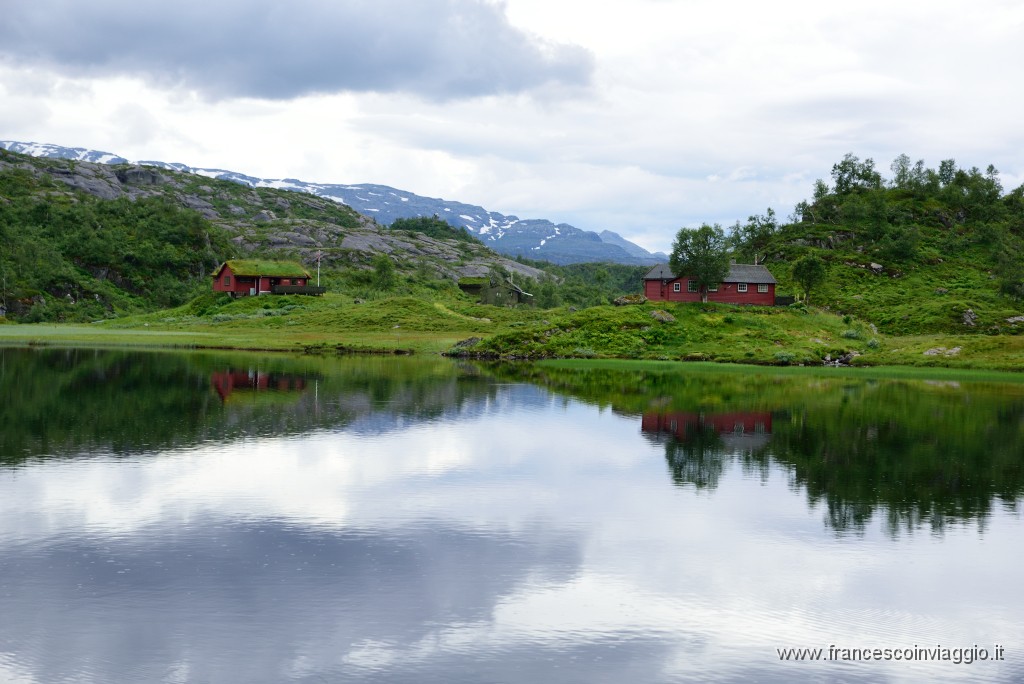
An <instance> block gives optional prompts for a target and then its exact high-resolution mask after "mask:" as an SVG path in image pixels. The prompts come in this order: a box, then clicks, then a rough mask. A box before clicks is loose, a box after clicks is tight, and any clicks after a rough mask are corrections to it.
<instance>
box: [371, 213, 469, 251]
mask: <svg viewBox="0 0 1024 684" xmlns="http://www.w3.org/2000/svg"><path fill="white" fill-rule="evenodd" d="M390 227H391V230H400V231H405V232H408V233H421V234H423V235H428V236H430V237H432V238H437V239H440V240H444V239H447V240H461V241H462V242H476V243H479V244H483V243H481V242H480V240H479V239H477V237H476V236H475V235H472V234H471V233H470V232H469V231H467V230H465V229H463V228H457V227H455V226H453V225H452V224H450V223H448V222H447V221H444V220H442V219H441V218H439V217H438V216H437V214H435V215H434V216H431V217H429V218H428V217H426V216H417V217H415V218H399V219H395V220H394V221H392V222H391V226H390Z"/></svg>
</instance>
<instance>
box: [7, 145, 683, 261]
mask: <svg viewBox="0 0 1024 684" xmlns="http://www.w3.org/2000/svg"><path fill="white" fill-rule="evenodd" d="M0 148H4V149H7V150H10V151H13V152H20V153H22V154H29V155H32V156H35V157H46V158H52V159H72V160H77V161H88V162H97V163H104V164H127V163H129V162H128V160H127V159H125V158H124V157H121V156H118V155H116V154H111V153H109V152H99V151H96V150H87V149H84V148H80V147H61V146H59V145H49V144H43V143H22V142H15V141H10V140H0ZM138 164H139V165H142V166H149V167H155V168H158V169H165V170H170V171H179V172H185V173H191V174H195V175H198V176H204V177H207V178H213V179H217V180H229V181H233V182H235V183H239V184H242V185H247V186H249V187H253V188H277V189H283V190H292V191H295V192H303V193H308V194H312V195H316V196H317V197H325V198H328V199H331V200H334V201H336V202H340V203H342V204H345V205H348V206H350V207H352V208H353V209H355V210H356V211H358V212H359V213H361V214H363V215H364V216H370V217H373V218H374V219H376V220H377V222H378V223H381V224H384V225H390V224H391V223H392V222H393V221H394V220H395V219H399V218H413V217H417V216H427V217H429V216H434V215H436V216H438V217H440V218H442V219H444V220H445V221H447V222H448V223H450V224H451V225H453V226H458V227H462V228H465V229H466V230H467V231H469V232H470V233H472V234H473V235H475V236H476V237H478V238H480V240H481V241H483V242H484V243H485V244H486V245H487V246H488V247H490V248H491V249H493V250H495V251H496V252H499V253H501V254H506V255H510V256H525V257H528V258H530V259H538V260H543V261H550V262H552V263H556V264H575V263H586V262H602V261H603V262H611V263H619V264H632V265H653V264H657V263H661V262H664V261H666V260H667V259H668V257H667V256H666V255H665V254H662V253H660V252H657V253H653V254H652V253H651V252H648V251H647V250H645V249H644V248H642V247H640V246H639V245H636V244H634V243H632V242H630V241H629V240H626V239H625V238H623V237H622V236H621V235H619V234H618V233H615V232H612V231H609V230H606V231H603V232H601V233H600V234H598V233H595V232H592V231H586V230H581V229H579V228H576V227H574V226H571V225H569V224H566V223H560V224H557V225H556V224H554V223H552V222H551V221H548V220H547V219H520V218H519V217H518V216H511V215H505V214H500V213H498V212H494V211H488V210H486V209H484V208H483V207H479V206H476V205H473V204H465V203H463V202H453V201H450V200H443V199H437V198H432V197H423V196H421V195H416V194H414V193H411V192H406V191H404V190H398V189H396V188H392V187H389V186H386V185H370V184H358V185H346V184H338V183H309V182H306V181H301V180H297V179H294V178H285V179H265V178H256V177H254V176H247V175H245V174H242V173H238V172H235V171H227V170H224V169H209V168H198V167H193V166H188V165H187V164H180V163H168V162H163V161H140V162H138Z"/></svg>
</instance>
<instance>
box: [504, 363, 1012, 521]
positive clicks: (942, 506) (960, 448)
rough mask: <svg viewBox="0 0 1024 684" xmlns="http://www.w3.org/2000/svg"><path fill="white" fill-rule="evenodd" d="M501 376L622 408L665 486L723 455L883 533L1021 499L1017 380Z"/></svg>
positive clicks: (526, 372) (697, 479) (691, 476)
mask: <svg viewBox="0 0 1024 684" xmlns="http://www.w3.org/2000/svg"><path fill="white" fill-rule="evenodd" d="M498 372H500V373H502V374H504V375H505V376H506V377H508V376H510V375H514V376H517V377H521V378H522V379H524V380H530V381H532V382H537V383H542V384H545V385H548V386H551V387H557V388H558V391H559V392H563V393H567V394H569V395H571V396H575V397H578V398H580V399H582V400H585V401H588V402H592V403H595V404H598V405H607V406H610V407H611V408H612V409H613V410H616V411H619V412H622V413H624V414H635V413H639V414H640V415H641V416H642V417H641V429H642V431H643V432H644V434H645V435H647V436H648V438H649V439H653V440H654V441H656V442H658V443H660V444H661V445H662V446H663V447H664V449H665V458H666V461H667V462H668V465H669V469H670V472H671V474H672V479H673V481H674V482H675V483H676V484H677V485H692V486H694V487H697V488H714V487H715V486H717V484H718V482H719V479H720V477H721V475H722V473H723V472H725V471H726V470H727V469H728V466H729V465H730V464H731V463H734V462H735V463H737V464H738V465H740V467H741V468H743V469H744V470H745V471H746V472H748V473H756V474H758V475H759V476H763V475H764V473H766V472H768V471H769V470H770V469H771V468H772V466H773V465H775V466H781V467H782V468H784V469H785V471H786V472H787V473H788V475H789V477H790V478H791V480H792V483H793V485H794V487H798V488H799V489H801V490H803V491H805V492H806V495H807V499H808V502H809V504H811V505H812V506H817V505H819V504H823V505H824V507H825V510H826V515H825V524H826V525H827V526H828V527H829V528H830V529H832V530H834V531H836V532H840V533H846V532H856V533H860V532H863V531H864V530H865V529H866V528H867V526H868V525H869V524H870V523H871V521H872V520H873V519H875V517H876V516H877V515H879V514H880V515H881V516H882V517H883V518H884V520H885V525H886V529H887V530H888V531H889V533H890V534H892V535H894V536H895V535H898V534H900V533H901V532H904V531H911V530H914V529H917V528H920V527H922V526H925V527H929V528H930V529H931V530H932V531H935V532H941V531H942V530H943V529H945V528H946V527H947V526H948V525H950V524H959V523H964V522H975V523H976V524H977V525H978V527H979V529H981V530H984V528H985V525H986V522H987V520H988V518H989V516H990V515H991V514H992V513H993V511H994V510H996V509H1000V508H1002V509H1006V510H1011V511H1016V510H1018V506H1019V502H1020V501H1021V497H1022V496H1024V459H1022V458H1021V454H1024V386H1022V385H1020V384H1002V385H1000V384H992V383H966V382H965V383H950V382H930V381H905V380H901V381H895V380H894V381H878V380H856V379H852V378H850V377H833V378H829V377H810V378H808V377H806V376H783V375H778V374H774V375H773V374H770V373H765V374H757V373H747V374H721V375H715V374H707V373H703V374H697V375H689V376H687V375H680V374H678V373H643V372H637V371H629V372H621V371H619V372H616V371H601V372H593V371H582V372H580V371H573V370H566V369H557V368H538V367H526V366H517V367H511V368H505V369H503V370H500V371H498Z"/></svg>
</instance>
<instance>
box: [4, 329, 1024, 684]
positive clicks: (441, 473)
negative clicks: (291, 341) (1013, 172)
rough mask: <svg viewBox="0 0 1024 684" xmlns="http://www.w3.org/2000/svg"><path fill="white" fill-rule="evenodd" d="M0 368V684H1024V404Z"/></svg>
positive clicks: (343, 362) (974, 390)
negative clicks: (953, 683) (940, 683)
mask: <svg viewBox="0 0 1024 684" xmlns="http://www.w3.org/2000/svg"><path fill="white" fill-rule="evenodd" d="M665 368H666V369H669V370H666V371H664V372H661V371H640V370H621V369H620V370H601V369H589V370H577V369H570V368H565V367H556V366H546V365H505V366H500V365H493V366H492V365H479V364H469V363H460V362H452V361H449V360H443V359H415V358H396V357H350V358H318V357H290V356H286V355H280V356H260V355H245V354H214V353H179V352H129V351H110V350H107V351H103V350H76V349H31V350H30V349H15V348H7V349H3V348H0V390H2V392H0V397H2V400H0V401H2V405H0V419H2V421H0V425H2V432H0V681H2V682H5V683H7V682H10V683H18V684H23V683H36V682H38V683H40V684H44V683H45V684H50V683H53V682H76V683H77V682H103V683H108V682H169V683H173V682H211V683H220V682H244V683H248V684H252V683H262V682H268V683H270V682H275V683H276V682H309V683H313V682H400V683H404V682H408V683H410V684H411V683H419V684H422V683H432V682H437V683H442V682H443V683H460V682H466V683H470V682H472V683H477V682H509V683H517V682H586V683H592V682H627V683H630V684H636V683H640V682H643V683H645V684H646V683H660V682H687V681H722V682H731V681H759V682H790V681H795V680H799V681H821V682H831V681H843V682H846V681H850V682H858V681H865V682H868V681H870V682H879V681H882V682H919V681H929V680H930V681H941V680H946V681H977V682H1019V681H1024V618H1022V616H1024V585H1022V582H1021V579H1022V576H1024V572H1022V562H1021V558H1022V550H1024V520H1022V514H1021V511H1022V503H1024V383H1016V382H1009V383H997V382H968V381H956V380H949V379H942V380H899V379H877V378H876V379H871V378H869V377H864V376H863V375H861V374H857V373H851V372H846V373H839V372H836V373H832V374H828V373H821V374H795V373H784V372H778V371H773V370H763V371H762V370H758V369H754V368H738V367H731V368H727V369H721V370H714V369H710V370H709V369H707V368H705V367H703V366H688V365H666V366H665Z"/></svg>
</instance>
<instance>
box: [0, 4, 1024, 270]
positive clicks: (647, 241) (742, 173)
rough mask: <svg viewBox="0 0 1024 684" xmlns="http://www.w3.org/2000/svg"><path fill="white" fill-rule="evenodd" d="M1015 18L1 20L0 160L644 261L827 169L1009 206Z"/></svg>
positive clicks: (881, 7)
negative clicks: (471, 207) (61, 148)
mask: <svg viewBox="0 0 1024 684" xmlns="http://www.w3.org/2000/svg"><path fill="white" fill-rule="evenodd" d="M1022 64H1024V4H1021V3H1020V2H1018V1H1016V0H1006V1H1003V0H979V2H976V3H973V4H971V5H968V4H966V3H963V2H952V1H947V0H932V1H930V2H924V1H920V2H915V1H910V0H887V1H886V2H881V1H878V0H861V1H860V2H857V3H823V2H820V1H815V2H811V1H803V0H787V1H786V2H776V3H768V2H754V1H740V0H737V1H734V2H730V1H728V0H604V1H603V2H600V3H597V2H592V1H584V0H505V1H504V2H494V1H489V0H292V1H291V2H281V1H280V0H213V1H210V0H204V1H202V2H200V1H199V0H177V1H176V2H173V3H170V2H165V3H140V2H138V1H137V0H90V2H82V1H81V0H32V2H27V1H25V0H0V139H6V140H17V141H23V142H44V143H55V144H60V145H66V146H72V147H87V148H91V149H98V150H103V151H108V152H114V153H116V154H120V155H122V156H124V157H127V158H129V159H158V160H162V161H169V162H174V161H177V162H184V163H187V164H191V165H194V166H207V167H218V168H225V169H230V170H233V171H239V172H243V173H247V174H250V175H255V176H260V177H265V178H284V177H291V178H299V179H302V180H306V181H318V182H326V183H380V184H384V185H390V186H393V187H396V188H400V189H402V190H407V191H410V192H414V193H417V194H420V195H426V196H431V197H442V198H444V199H450V200H458V201H462V202H468V203H471V204H479V205H481V206H483V207H485V208H486V209H489V210H491V211H499V212H502V213H505V214H515V215H517V216H519V217H521V218H547V219H550V220H553V221H556V222H567V223H571V224H573V225H575V226H577V227H579V228H584V229H588V230H596V231H600V230H604V229H609V230H615V231H617V232H619V233H621V234H622V235H623V236H625V237H627V238H629V239H632V240H634V241H635V242H637V243H639V244H641V245H643V246H644V247H647V248H648V249H661V250H667V249H668V248H669V246H670V243H671V240H672V238H673V236H674V234H675V232H676V230H678V228H680V227H682V226H696V225H699V224H700V223H702V222H718V223H721V224H723V225H725V226H728V225H731V224H732V223H733V222H735V221H736V220H745V219H746V217H747V216H749V215H751V214H755V213H764V211H765V210H766V209H767V208H768V207H769V206H770V207H772V208H774V209H775V210H776V212H777V213H778V214H780V216H782V217H786V216H788V215H789V214H790V213H791V211H792V209H793V205H794V204H795V203H796V202H798V201H800V200H801V199H806V198H808V197H809V196H810V194H811V188H812V184H813V182H814V180H815V179H816V178H824V179H826V180H828V179H829V174H830V171H831V168H832V165H833V164H834V163H835V162H837V161H839V160H840V159H841V158H842V156H843V155H844V154H846V153H848V152H852V153H853V154H855V155H857V156H859V157H861V158H865V157H871V158H873V159H874V160H875V162H876V165H877V167H878V168H879V169H880V170H881V171H882V172H883V175H886V176H888V175H889V165H890V163H891V162H892V160H893V158H895V157H896V156H897V155H899V154H900V153H906V154H908V155H909V156H910V157H911V158H912V159H913V160H917V159H924V160H925V162H926V164H927V165H928V166H929V167H937V166H938V163H939V161H941V160H942V159H946V158H953V159H955V160H956V161H957V163H958V164H959V165H960V166H962V167H967V168H969V167H971V166H978V167H980V168H982V169H984V168H985V167H986V166H988V165H989V164H994V165H995V166H996V168H997V169H999V171H1000V172H1001V178H1002V182H1003V186H1004V188H1005V189H1006V190H1011V189H1013V188H1015V187H1017V186H1019V185H1021V184H1022V183H1024V126H1022V125H1021V123H1020V116H1021V114H1020V113H1021V111H1024V88H1022V87H1021V85H1022V80H1024V78H1022V77H1021V75H1020V65H1022Z"/></svg>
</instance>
